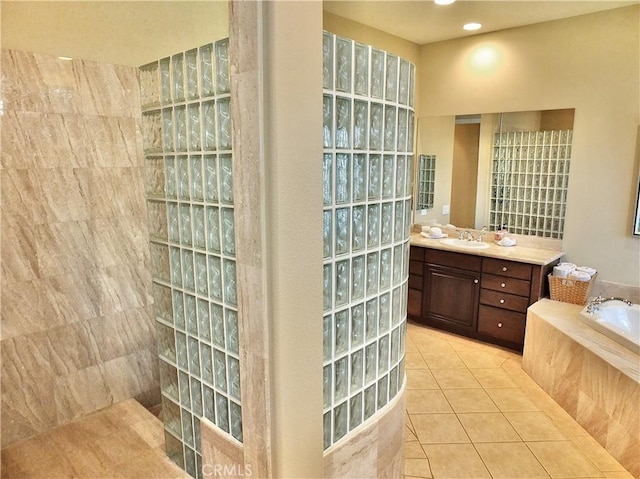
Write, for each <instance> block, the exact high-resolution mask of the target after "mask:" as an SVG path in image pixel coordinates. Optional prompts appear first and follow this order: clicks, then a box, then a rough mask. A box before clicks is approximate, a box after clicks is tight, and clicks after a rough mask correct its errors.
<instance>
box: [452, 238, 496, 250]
mask: <svg viewBox="0 0 640 479" xmlns="http://www.w3.org/2000/svg"><path fill="white" fill-rule="evenodd" d="M440 243H442V244H446V245H448V246H456V247H458V248H466V249H485V248H488V247H489V243H480V242H478V241H467V240H461V239H456V238H443V239H441V240H440Z"/></svg>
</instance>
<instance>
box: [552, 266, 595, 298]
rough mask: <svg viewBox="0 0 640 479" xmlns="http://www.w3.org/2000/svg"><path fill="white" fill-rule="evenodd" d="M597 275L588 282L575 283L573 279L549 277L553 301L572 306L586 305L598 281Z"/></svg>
mask: <svg viewBox="0 0 640 479" xmlns="http://www.w3.org/2000/svg"><path fill="white" fill-rule="evenodd" d="M596 276H597V273H596V274H594V275H593V276H592V277H591V280H590V281H589V282H587V281H575V280H573V279H567V278H560V277H558V276H553V275H551V274H550V275H549V276H548V278H549V292H550V296H551V299H553V300H554V301H562V302H563V303H571V304H582V305H584V304H586V302H587V299H588V298H589V294H590V293H591V288H593V284H594V283H595V281H596Z"/></svg>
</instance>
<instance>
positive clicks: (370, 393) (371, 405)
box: [364, 383, 376, 421]
mask: <svg viewBox="0 0 640 479" xmlns="http://www.w3.org/2000/svg"><path fill="white" fill-rule="evenodd" d="M375 412H376V385H375V383H374V384H372V385H371V386H369V387H368V388H367V389H365V390H364V420H365V421H366V420H367V419H369V418H370V417H371V416H373V414H374V413H375Z"/></svg>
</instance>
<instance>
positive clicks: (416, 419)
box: [411, 414, 470, 444]
mask: <svg viewBox="0 0 640 479" xmlns="http://www.w3.org/2000/svg"><path fill="white" fill-rule="evenodd" d="M411 421H412V422H413V425H414V427H415V430H416V435H417V436H418V440H419V441H420V443H421V444H452V443H467V442H470V441H469V436H467V434H466V433H465V431H464V429H463V428H462V425H461V424H460V421H458V418H457V417H456V415H455V414H413V415H412V416H411Z"/></svg>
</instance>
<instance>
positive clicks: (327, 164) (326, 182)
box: [322, 153, 333, 206]
mask: <svg viewBox="0 0 640 479" xmlns="http://www.w3.org/2000/svg"><path fill="white" fill-rule="evenodd" d="M332 164H333V156H332V155H331V154H330V153H325V154H324V156H323V161H322V201H323V203H324V205H325V206H330V205H331V204H332V203H333V180H332V176H333V169H332Z"/></svg>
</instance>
